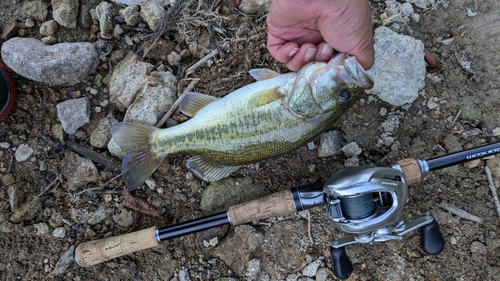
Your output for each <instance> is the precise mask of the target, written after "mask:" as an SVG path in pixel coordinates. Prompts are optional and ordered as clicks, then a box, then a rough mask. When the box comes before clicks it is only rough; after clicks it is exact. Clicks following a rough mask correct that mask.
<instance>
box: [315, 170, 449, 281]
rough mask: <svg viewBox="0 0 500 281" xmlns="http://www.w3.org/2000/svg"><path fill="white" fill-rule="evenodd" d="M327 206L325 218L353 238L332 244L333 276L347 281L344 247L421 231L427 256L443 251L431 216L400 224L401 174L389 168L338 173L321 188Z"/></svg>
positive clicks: (405, 190)
mask: <svg viewBox="0 0 500 281" xmlns="http://www.w3.org/2000/svg"><path fill="white" fill-rule="evenodd" d="M323 188H324V192H325V194H326V201H327V202H328V218H329V219H330V220H332V221H333V224H334V226H335V227H336V228H338V229H339V230H341V231H344V232H347V233H350V234H353V236H348V237H344V238H341V239H338V240H336V241H334V242H333V244H332V247H331V254H332V258H333V263H334V268H333V273H334V274H335V276H337V277H338V278H341V279H346V278H348V277H349V276H350V275H351V273H352V271H353V266H352V263H351V261H350V260H349V258H348V257H347V255H346V253H345V246H347V245H349V244H355V243H373V242H385V241H389V240H401V239H402V236H403V235H404V234H406V233H408V232H411V231H413V230H416V229H418V228H421V230H422V231H421V245H422V248H423V250H424V251H425V252H426V253H428V254H432V255H435V254H438V253H440V252H441V251H442V250H443V247H444V240H443V237H442V235H441V233H440V232H439V226H438V224H437V223H436V222H435V221H434V219H433V218H432V217H431V216H425V217H423V218H418V219H416V220H412V221H410V222H407V223H404V222H403V221H400V219H401V216H402V213H403V207H404V205H405V204H406V202H407V200H408V187H407V185H406V181H405V178H404V175H403V173H402V172H401V171H400V170H397V169H393V168H390V167H376V166H358V167H351V168H346V169H343V170H340V171H339V172H337V173H336V174H335V175H333V176H332V177H331V178H330V179H329V180H328V181H327V182H326V183H325V185H324V186H323Z"/></svg>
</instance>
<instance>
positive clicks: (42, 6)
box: [22, 0, 49, 21]
mask: <svg viewBox="0 0 500 281" xmlns="http://www.w3.org/2000/svg"><path fill="white" fill-rule="evenodd" d="M48 6H49V3H48V2H46V1H44V0H34V1H30V2H23V6H22V10H23V12H24V13H25V14H27V15H28V16H31V17H34V18H35V19H37V20H39V21H44V20H45V19H46V18H47V14H48Z"/></svg>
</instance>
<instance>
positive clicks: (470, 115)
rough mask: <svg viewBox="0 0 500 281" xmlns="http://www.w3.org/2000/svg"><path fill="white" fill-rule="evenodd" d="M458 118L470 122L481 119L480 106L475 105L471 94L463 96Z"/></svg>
mask: <svg viewBox="0 0 500 281" xmlns="http://www.w3.org/2000/svg"><path fill="white" fill-rule="evenodd" d="M460 119H461V120H464V121H470V122H479V121H481V120H482V119H483V112H482V111H481V108H480V107H479V106H477V105H476V103H475V98H474V97H472V96H467V97H464V99H463V100H462V103H461V105H460Z"/></svg>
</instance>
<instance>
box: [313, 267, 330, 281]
mask: <svg viewBox="0 0 500 281" xmlns="http://www.w3.org/2000/svg"><path fill="white" fill-rule="evenodd" d="M330 274H332V271H331V270H330V269H329V268H326V267H322V268H320V269H318V272H316V276H315V277H316V281H326V279H327V278H328V276H329V275H330Z"/></svg>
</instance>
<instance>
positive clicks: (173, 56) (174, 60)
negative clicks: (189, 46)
mask: <svg viewBox="0 0 500 281" xmlns="http://www.w3.org/2000/svg"><path fill="white" fill-rule="evenodd" d="M167 62H168V64H170V65H171V66H177V65H178V64H179V63H180V62H181V55H179V54H178V53H177V52H176V51H172V52H171V53H170V54H169V55H168V56H167Z"/></svg>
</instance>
